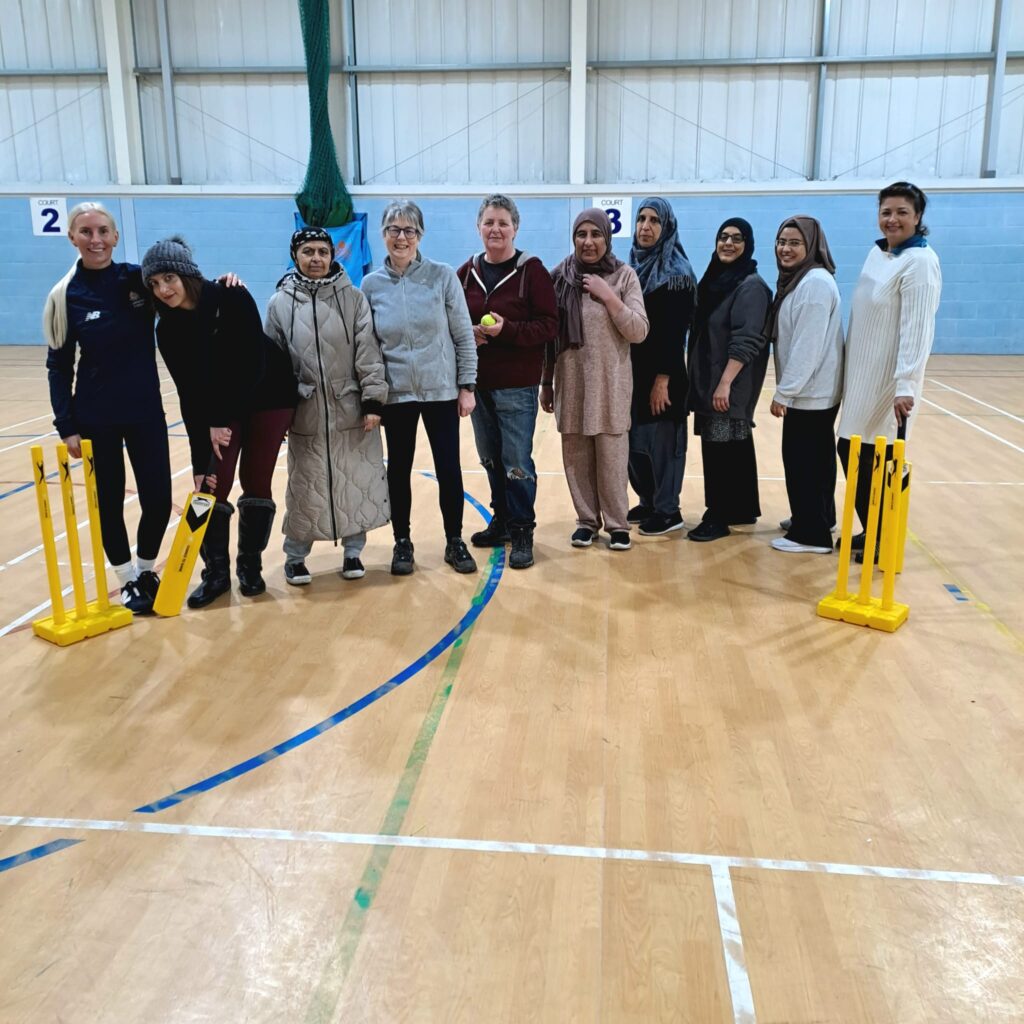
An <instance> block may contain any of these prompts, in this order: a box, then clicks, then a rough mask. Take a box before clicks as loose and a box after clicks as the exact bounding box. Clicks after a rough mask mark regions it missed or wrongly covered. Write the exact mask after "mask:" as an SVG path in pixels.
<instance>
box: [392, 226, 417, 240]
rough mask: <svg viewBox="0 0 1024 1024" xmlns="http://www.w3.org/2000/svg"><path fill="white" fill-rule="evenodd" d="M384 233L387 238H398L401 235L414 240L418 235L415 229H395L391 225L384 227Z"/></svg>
mask: <svg viewBox="0 0 1024 1024" xmlns="http://www.w3.org/2000/svg"><path fill="white" fill-rule="evenodd" d="M384 233H385V234H386V235H387V236H388V238H400V237H401V236H402V235H405V237H406V238H415V237H416V236H417V235H418V234H419V232H418V231H417V230H416V228H396V227H395V226H394V225H393V224H392V225H391V226H390V227H386V228H385V229H384Z"/></svg>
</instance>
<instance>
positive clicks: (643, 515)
mask: <svg viewBox="0 0 1024 1024" xmlns="http://www.w3.org/2000/svg"><path fill="white" fill-rule="evenodd" d="M653 515H654V509H653V508H651V507H650V506H649V505H634V506H633V507H632V508H631V509H630V510H629V511H628V512H627V513H626V522H627V523H642V522H643V521H644V520H645V519H650V518H651V516H653Z"/></svg>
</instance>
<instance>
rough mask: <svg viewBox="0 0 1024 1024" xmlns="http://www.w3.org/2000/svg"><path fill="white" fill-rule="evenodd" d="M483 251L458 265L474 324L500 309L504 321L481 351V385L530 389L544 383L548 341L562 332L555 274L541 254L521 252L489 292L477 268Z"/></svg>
mask: <svg viewBox="0 0 1024 1024" xmlns="http://www.w3.org/2000/svg"><path fill="white" fill-rule="evenodd" d="M482 258H483V254H478V255H476V256H474V257H473V258H472V259H469V260H467V261H466V262H465V263H463V264H462V266H461V267H459V269H458V271H457V273H458V276H459V281H460V282H461V284H462V288H463V291H464V292H465V293H466V305H467V306H469V315H470V317H471V318H472V320H473V323H474V324H478V323H480V318H481V317H482V316H483V315H484V314H485V313H497V315H498V316H500V317H503V318H504V320H505V325H504V327H503V328H502V330H501V333H500V334H499V335H497V337H494V338H490V339H489V340H488V342H487V344H486V345H480V346H479V347H478V348H477V350H476V354H477V359H478V360H479V361H478V363H477V375H476V382H477V387H478V388H481V389H486V390H495V389H497V388H531V387H537V385H539V384H540V375H541V370H542V367H543V364H544V345H545V344H546V343H547V342H549V341H553V340H554V338H555V335H556V334H557V333H558V304H557V302H556V300H555V288H554V285H552V283H551V275H550V274H549V273H548V272H547V270H546V269H545V267H544V264H543V263H541V261H540V260H539V259H538V258H537V257H536V256H531V255H530V254H529V253H525V252H524V253H521V254H520V256H519V259H518V260H517V261H516V266H515V269H514V270H513V271H512V272H511V273H510V274H508V276H506V277H505V278H503V279H502V280H501V281H499V282H498V283H497V284H496V285H495V286H494V288H493V289H492V291H491V293H490V294H489V295H488V294H487V292H486V291H485V290H484V283H483V279H482V277H481V276H480V274H479V273H478V271H477V267H478V266H479V263H480V260H481V259H482Z"/></svg>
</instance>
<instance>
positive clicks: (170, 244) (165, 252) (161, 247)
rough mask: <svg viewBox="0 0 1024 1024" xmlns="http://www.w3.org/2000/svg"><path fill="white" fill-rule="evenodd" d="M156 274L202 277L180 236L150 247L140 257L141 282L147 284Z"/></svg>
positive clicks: (186, 243) (174, 236)
mask: <svg viewBox="0 0 1024 1024" xmlns="http://www.w3.org/2000/svg"><path fill="white" fill-rule="evenodd" d="M157 274H177V275H178V277H202V276H203V275H202V272H201V271H200V269H199V268H198V267H197V266H196V262H195V260H194V259H193V258H192V250H191V249H190V248H189V246H188V242H186V241H185V239H184V238H182V237H181V236H180V235H171V237H170V238H165V239H163V241H160V242H156V243H155V244H153V245H151V246H150V247H149V249H148V250H147V252H146V255H145V256H143V257H142V280H143V281H145V282H146V283H147V284H148V283H149V279H150V278H151V277H155V276H156V275H157Z"/></svg>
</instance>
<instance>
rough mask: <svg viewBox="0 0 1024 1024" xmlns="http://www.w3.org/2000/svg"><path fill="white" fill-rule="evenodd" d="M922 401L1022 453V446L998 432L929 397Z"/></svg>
mask: <svg viewBox="0 0 1024 1024" xmlns="http://www.w3.org/2000/svg"><path fill="white" fill-rule="evenodd" d="M921 401H922V402H924V403H925V405H930V406H931V407H932V408H933V409H938V410H939V412H944V413H945V414H946V415H947V416H952V417H953V419H955V420H959V421H960V422H961V423H966V424H967V426H969V427H973V428H974V429H975V430H978V431H980V432H981V433H982V434H985V435H987V436H988V437H991V438H992V440H993V441H998V442H999V443H1000V444H1005V445H1006V447H1007V448H1012V449H1013V450H1014V451H1015V452H1020V453H1021V455H1024V448H1021V447H1020V446H1019V445H1016V444H1014V443H1013V442H1012V441H1007V440H1006V438H1005V437H1000V436H999V435H998V434H993V433H992V431H991V430H986V429H985V428H984V427H979V426H978V424H977V423H972V422H971V421H970V420H967V419H964V417H963V416H958V415H957V414H956V413H955V412H950V410H949V409H946V408H944V407H943V406H941V405H939V404H938V403H937V402H933V401H932V400H931V399H930V398H922V399H921Z"/></svg>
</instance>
